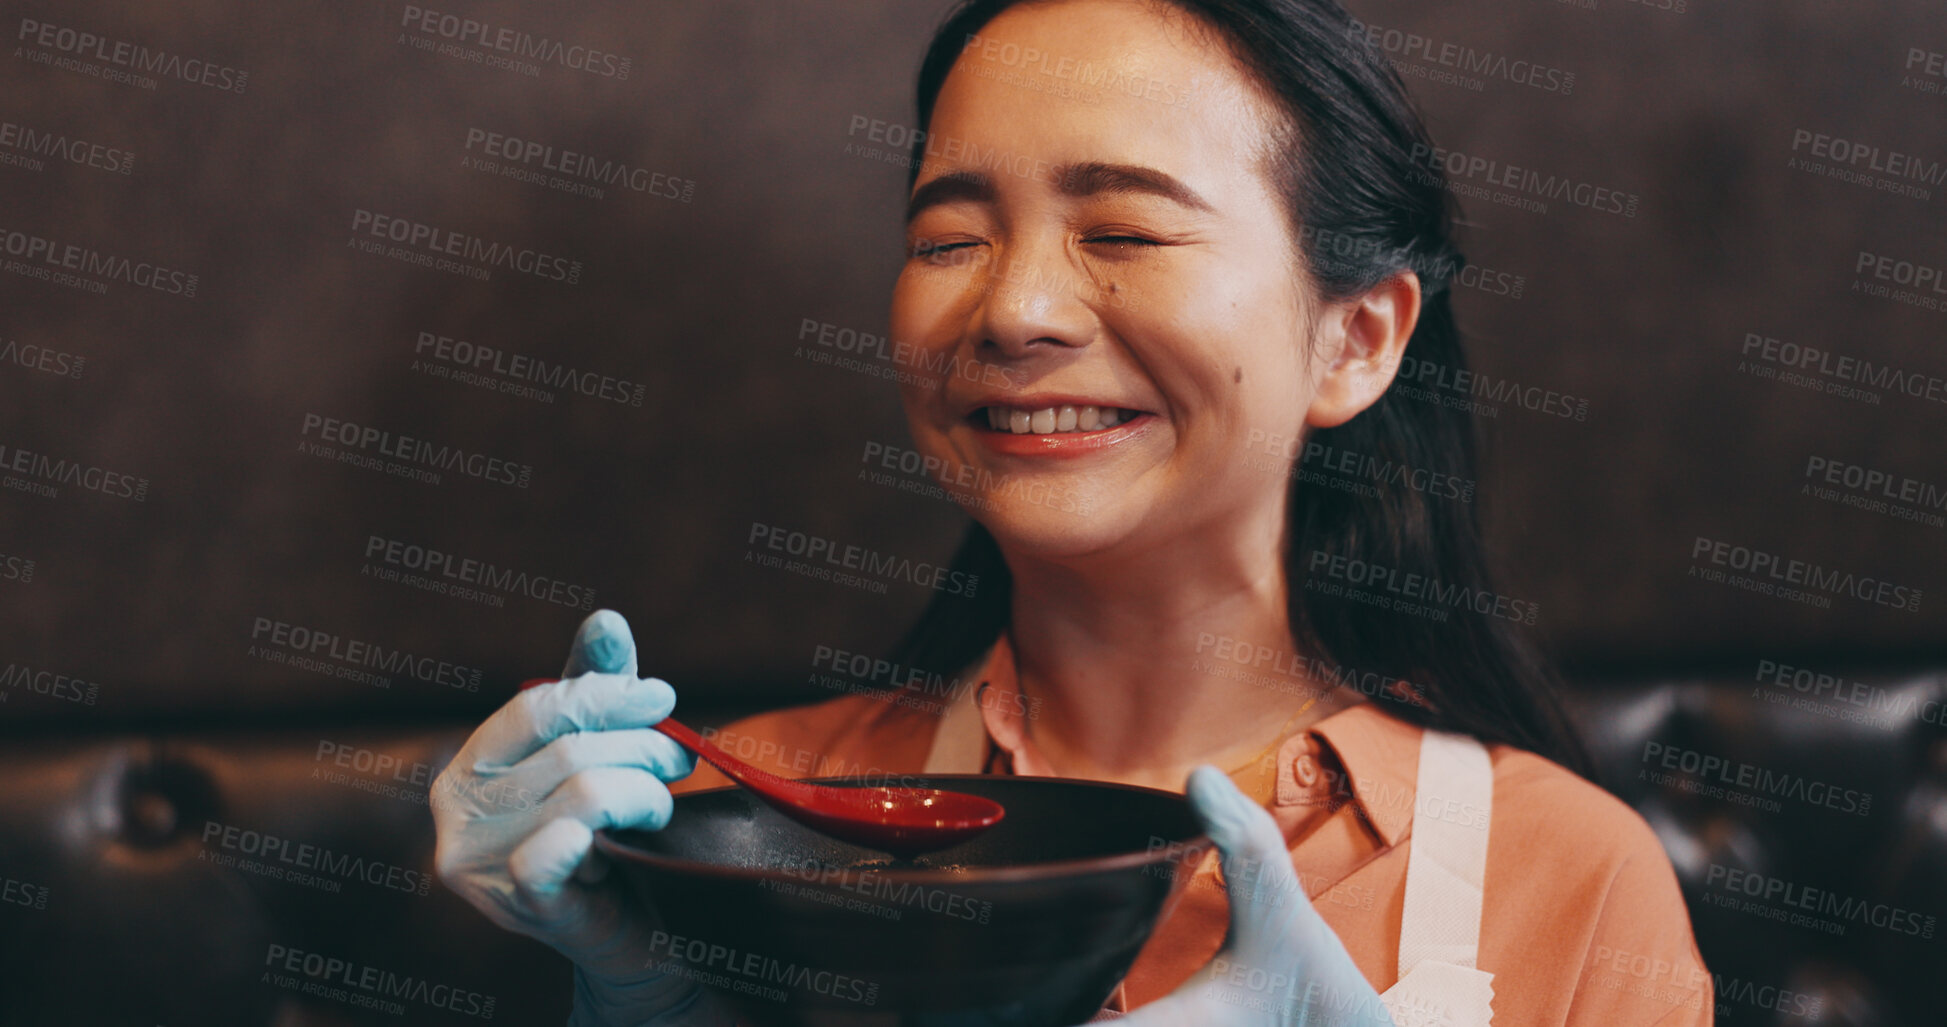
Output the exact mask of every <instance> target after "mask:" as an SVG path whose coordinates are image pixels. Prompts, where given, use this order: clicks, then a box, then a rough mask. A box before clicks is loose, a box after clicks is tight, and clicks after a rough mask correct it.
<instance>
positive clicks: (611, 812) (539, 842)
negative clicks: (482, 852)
mask: <svg viewBox="0 0 1947 1027" xmlns="http://www.w3.org/2000/svg"><path fill="white" fill-rule="evenodd" d="M674 804H675V800H674V799H673V798H671V796H670V794H669V789H668V788H666V787H664V785H663V783H662V782H661V781H658V780H656V778H655V777H654V776H653V775H651V774H649V773H648V772H647V771H643V770H637V769H632V768H628V767H597V768H595V769H593V770H584V771H582V772H581V773H579V774H576V775H575V776H573V777H571V778H569V779H568V780H567V781H565V782H563V783H562V785H561V787H560V788H557V789H555V792H554V794H553V795H550V796H548V798H547V802H546V803H545V804H544V805H543V807H542V814H541V815H542V817H543V819H544V820H545V823H544V824H543V825H542V826H541V829H540V830H538V831H535V832H534V833H533V834H532V835H529V836H528V838H527V840H526V841H524V842H522V843H521V844H520V845H518V846H516V847H515V849H514V852H513V855H511V856H509V857H508V859H507V875H508V877H510V878H511V879H512V880H513V882H514V887H515V888H516V889H517V890H518V891H519V892H520V893H521V895H522V896H523V897H524V898H526V899H528V900H530V901H536V902H546V901H550V900H552V899H554V898H555V897H556V896H558V895H560V894H561V890H562V888H564V887H566V886H567V883H568V879H569V878H571V877H573V876H575V873H576V870H577V868H579V867H580V866H581V865H582V863H583V862H584V861H585V860H587V859H589V858H590V856H591V854H592V850H593V845H594V841H595V832H596V831H599V830H602V829H603V828H609V827H617V828H619V827H641V828H646V829H648V830H651V831H654V830H659V829H661V828H662V826H663V825H665V824H667V823H669V813H670V810H671V809H672V808H673V807H674ZM590 873H594V874H596V875H597V876H599V873H600V871H598V870H591V871H590Z"/></svg>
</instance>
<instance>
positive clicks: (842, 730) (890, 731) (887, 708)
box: [670, 692, 939, 792]
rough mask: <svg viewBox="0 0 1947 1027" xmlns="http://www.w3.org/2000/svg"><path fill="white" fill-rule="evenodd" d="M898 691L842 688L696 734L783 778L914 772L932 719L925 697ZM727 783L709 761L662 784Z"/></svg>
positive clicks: (692, 787) (691, 787)
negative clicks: (914, 698)
mask: <svg viewBox="0 0 1947 1027" xmlns="http://www.w3.org/2000/svg"><path fill="white" fill-rule="evenodd" d="M904 698H905V697H903V696H902V695H901V694H899V693H896V692H895V693H873V694H859V695H844V696H839V697H838V698H835V699H826V700H824V701H822V702H816V703H809V704H805V705H801V706H792V707H788V708H785V709H778V710H770V711H767V712H764V713H758V714H754V715H751V716H748V717H744V718H742V719H739V720H735V721H732V722H730V723H728V724H725V725H723V726H722V727H718V728H706V729H704V730H703V731H702V732H701V733H702V734H703V736H704V737H705V738H708V739H709V740H710V741H712V742H715V743H716V744H717V745H718V746H721V747H722V748H723V749H725V750H726V751H728V752H729V753H730V754H731V755H733V756H736V757H737V758H738V759H741V760H744V761H746V762H748V763H752V764H755V765H756V766H758V767H759V768H761V769H764V770H768V771H770V772H771V773H773V774H778V775H781V776H784V777H840V776H867V777H879V776H889V775H906V774H914V773H917V772H918V771H919V769H920V768H921V767H922V766H923V765H924V764H925V762H926V754H927V751H928V750H929V749H930V748H931V747H932V743H933V734H934V730H935V728H936V727H937V725H938V723H939V720H938V716H937V714H936V713H935V712H934V710H933V704H930V703H910V702H905V701H902V700H903V699H904ZM725 784H729V780H728V779H727V778H725V777H724V776H723V775H722V774H721V773H719V772H718V771H717V770H716V769H715V768H713V767H711V766H709V765H707V764H702V763H699V764H698V766H697V769H696V772H695V773H693V774H691V775H690V776H689V777H687V778H684V779H683V780H682V781H681V782H679V783H677V784H676V785H672V786H671V788H670V790H671V791H674V792H689V791H696V790H697V789H700V788H714V787H718V786H720V785H725Z"/></svg>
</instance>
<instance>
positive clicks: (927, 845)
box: [521, 678, 1007, 859]
mask: <svg viewBox="0 0 1947 1027" xmlns="http://www.w3.org/2000/svg"><path fill="white" fill-rule="evenodd" d="M555 680H557V679H555V678H534V679H532V680H530V681H527V682H524V683H523V684H522V685H521V688H523V689H527V688H533V687H534V686H536V685H546V684H552V683H554V681H555ZM656 730H658V731H661V732H662V733H663V734H666V735H668V736H669V737H670V738H672V739H675V740H676V743H677V744H679V745H681V746H682V747H683V748H685V749H688V750H690V751H691V752H693V753H696V754H697V755H698V756H701V757H702V758H703V759H705V760H707V761H709V763H710V764H711V765H712V766H714V767H716V768H717V769H718V770H721V771H723V773H724V775H725V776H726V777H728V778H730V779H731V780H732V781H735V782H737V783H738V784H740V785H743V786H744V787H745V788H748V789H750V790H751V791H752V792H755V793H756V794H757V797H758V798H760V799H762V800H764V802H765V803H766V804H768V805H769V806H770V807H771V808H772V809H774V810H777V811H778V812H779V813H782V814H784V815H785V816H787V817H790V818H791V819H792V820H795V821H797V822H798V823H800V824H803V825H805V826H806V827H809V828H811V829H812V830H814V831H817V832H819V833H820V834H827V835H830V836H832V837H833V838H837V839H839V840H841V841H847V842H851V843H853V844H854V845H863V846H865V847H866V848H869V849H877V850H879V851H880V852H888V853H891V854H892V855H894V856H897V857H899V858H900V859H911V858H913V857H914V856H918V855H920V854H921V853H927V852H934V851H936V850H939V849H944V848H948V847H950V846H953V845H958V844H959V843H961V842H963V841H966V840H967V839H969V838H972V837H974V836H975V835H978V834H980V833H981V832H982V831H985V830H987V829H988V828H990V827H993V826H994V825H995V824H998V823H1000V822H1001V817H1003V816H1005V815H1006V812H1007V811H1006V810H1005V809H1003V808H1002V807H1001V804H1000V803H998V802H995V801H994V800H992V799H987V798H982V797H981V796H978V795H968V794H967V793H966V792H947V791H941V790H940V789H937V788H884V787H875V786H864V787H843V786H837V785H820V784H811V783H809V782H805V781H793V780H791V779H790V778H786V777H779V776H777V775H776V774H773V773H771V772H769V771H767V770H759V769H758V768H756V767H753V766H751V765H750V764H748V763H745V762H744V761H743V760H740V759H738V758H737V757H735V756H732V755H730V754H729V753H727V752H725V751H724V750H723V749H721V748H719V747H718V746H717V745H715V744H714V743H712V742H710V741H709V740H708V739H705V738H704V737H703V736H702V735H699V734H697V733H696V732H695V731H692V730H690V729H689V728H688V727H686V726H685V725H683V724H681V723H678V722H677V721H676V719H675V718H674V717H665V718H663V720H662V722H661V723H659V724H657V725H656Z"/></svg>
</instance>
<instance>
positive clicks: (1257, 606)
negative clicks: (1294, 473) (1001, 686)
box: [1008, 531, 1360, 791]
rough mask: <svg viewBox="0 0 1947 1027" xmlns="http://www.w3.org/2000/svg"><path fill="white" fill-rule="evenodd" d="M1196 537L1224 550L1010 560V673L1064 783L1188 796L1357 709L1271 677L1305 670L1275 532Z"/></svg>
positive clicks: (1342, 698)
mask: <svg viewBox="0 0 1947 1027" xmlns="http://www.w3.org/2000/svg"><path fill="white" fill-rule="evenodd" d="M1198 535H1199V537H1201V538H1203V539H1221V540H1224V541H1225V543H1226V544H1223V545H1211V544H1203V545H1190V546H1185V545H1175V546H1172V547H1170V548H1169V549H1168V550H1167V551H1163V550H1158V551H1153V552H1150V553H1147V554H1143V555H1139V556H1137V557H1135V558H1133V559H1132V558H1131V557H1130V554H1128V553H1124V552H1117V553H1115V554H1114V555H1113V556H1112V557H1111V556H1110V555H1108V554H1095V555H1093V556H1090V557H1085V558H1081V559H1073V560H1063V561H1060V562H1055V561H1046V560H1037V559H1019V560H1017V559H1013V558H1010V559H1009V561H1008V563H1009V569H1010V571H1011V572H1012V575H1013V579H1014V593H1013V605H1012V615H1011V618H1010V620H1011V628H1010V634H1011V636H1012V639H1013V644H1014V657H1015V666H1016V669H1017V671H1018V673H1019V678H1020V687H1021V689H1022V691H1023V692H1024V693H1025V694H1027V695H1028V696H1031V697H1033V698H1036V699H1039V700H1041V711H1042V712H1041V715H1040V716H1039V717H1037V718H1036V719H1035V720H1034V721H1032V722H1031V723H1030V724H1029V725H1028V733H1029V736H1030V737H1031V738H1033V740H1034V742H1035V745H1036V747H1037V748H1039V749H1040V750H1041V751H1042V752H1043V754H1045V755H1046V756H1047V758H1048V761H1049V762H1050V763H1051V764H1052V765H1053V767H1054V769H1055V770H1056V771H1057V772H1059V773H1060V774H1062V775H1063V776H1071V777H1085V778H1092V779H1096V780H1109V781H1121V782H1125V783H1130V784H1142V785H1147V786H1150V787H1156V788H1166V789H1170V790H1176V791H1180V790H1181V789H1182V787H1183V782H1184V778H1185V776H1186V775H1187V773H1188V771H1189V769H1190V768H1191V767H1192V766H1195V765H1196V764H1198V763H1214V764H1216V765H1217V766H1218V767H1220V768H1223V769H1226V770H1229V769H1232V768H1234V767H1235V766H1236V765H1237V764H1238V763H1240V762H1243V761H1246V760H1249V759H1250V758H1251V757H1252V756H1253V755H1254V754H1256V753H1258V752H1260V751H1262V750H1263V748H1264V747H1265V746H1266V745H1268V744H1270V743H1272V742H1274V741H1275V740H1276V739H1277V738H1278V737H1280V729H1281V728H1282V731H1283V733H1285V734H1289V733H1292V732H1296V731H1299V730H1302V729H1303V728H1304V727H1306V726H1307V725H1309V724H1310V723H1312V722H1314V721H1316V720H1318V719H1321V718H1322V717H1324V716H1326V715H1328V714H1330V713H1332V712H1334V711H1336V710H1338V709H1343V708H1344V707H1346V706H1348V705H1351V704H1352V703H1354V702H1357V701H1358V700H1359V698H1360V696H1358V694H1357V693H1356V692H1353V691H1350V690H1347V689H1343V688H1337V687H1332V686H1329V685H1327V684H1322V683H1319V682H1317V681H1314V680H1311V679H1306V678H1299V677H1294V676H1291V675H1289V674H1287V673H1282V672H1280V671H1278V670H1275V669H1272V668H1273V666H1274V665H1275V666H1277V667H1284V668H1289V667H1292V666H1294V665H1297V666H1303V665H1304V664H1303V662H1302V661H1301V658H1300V654H1299V652H1298V648H1297V645H1296V643H1295V642H1294V640H1293V638H1292V633H1291V627H1290V617H1289V612H1290V610H1289V599H1288V593H1287V587H1286V586H1287V578H1286V575H1285V573H1284V565H1283V561H1282V560H1280V559H1279V558H1278V556H1277V553H1278V548H1277V544H1276V539H1277V536H1276V534H1275V531H1274V532H1273V533H1272V537H1271V538H1270V539H1269V540H1263V539H1260V544H1259V545H1255V546H1253V545H1240V544H1236V542H1237V535H1236V534H1234V533H1228V532H1221V531H1212V532H1208V533H1198ZM1226 536H1228V538H1227V537H1226ZM1239 652H1244V653H1252V654H1258V655H1260V656H1262V655H1264V654H1271V655H1270V656H1269V657H1267V658H1265V659H1263V660H1261V661H1247V662H1242V663H1240V662H1237V658H1236V657H1235V656H1233V654H1234V653H1239ZM1254 662H1255V666H1254V665H1253V663H1254ZM1314 697H1316V699H1317V701H1316V702H1315V703H1312V705H1311V706H1310V708H1309V709H1306V710H1305V711H1304V713H1303V714H1302V715H1300V716H1299V717H1298V718H1297V719H1295V720H1294V719H1292V715H1293V713H1295V712H1296V711H1298V710H1299V709H1300V708H1301V707H1304V706H1305V705H1306V703H1307V702H1308V701H1310V700H1312V699H1313V698H1314Z"/></svg>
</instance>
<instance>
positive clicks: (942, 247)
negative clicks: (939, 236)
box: [911, 239, 979, 260]
mask: <svg viewBox="0 0 1947 1027" xmlns="http://www.w3.org/2000/svg"><path fill="white" fill-rule="evenodd" d="M978 245H979V243H971V242H948V243H936V242H934V241H932V240H931V239H921V240H920V241H918V242H916V243H914V244H913V245H912V250H911V253H912V256H913V257H914V258H916V259H919V260H936V259H937V258H938V257H939V256H940V255H941V254H946V253H952V252H954V251H955V250H963V249H966V248H967V247H970V246H978Z"/></svg>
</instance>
